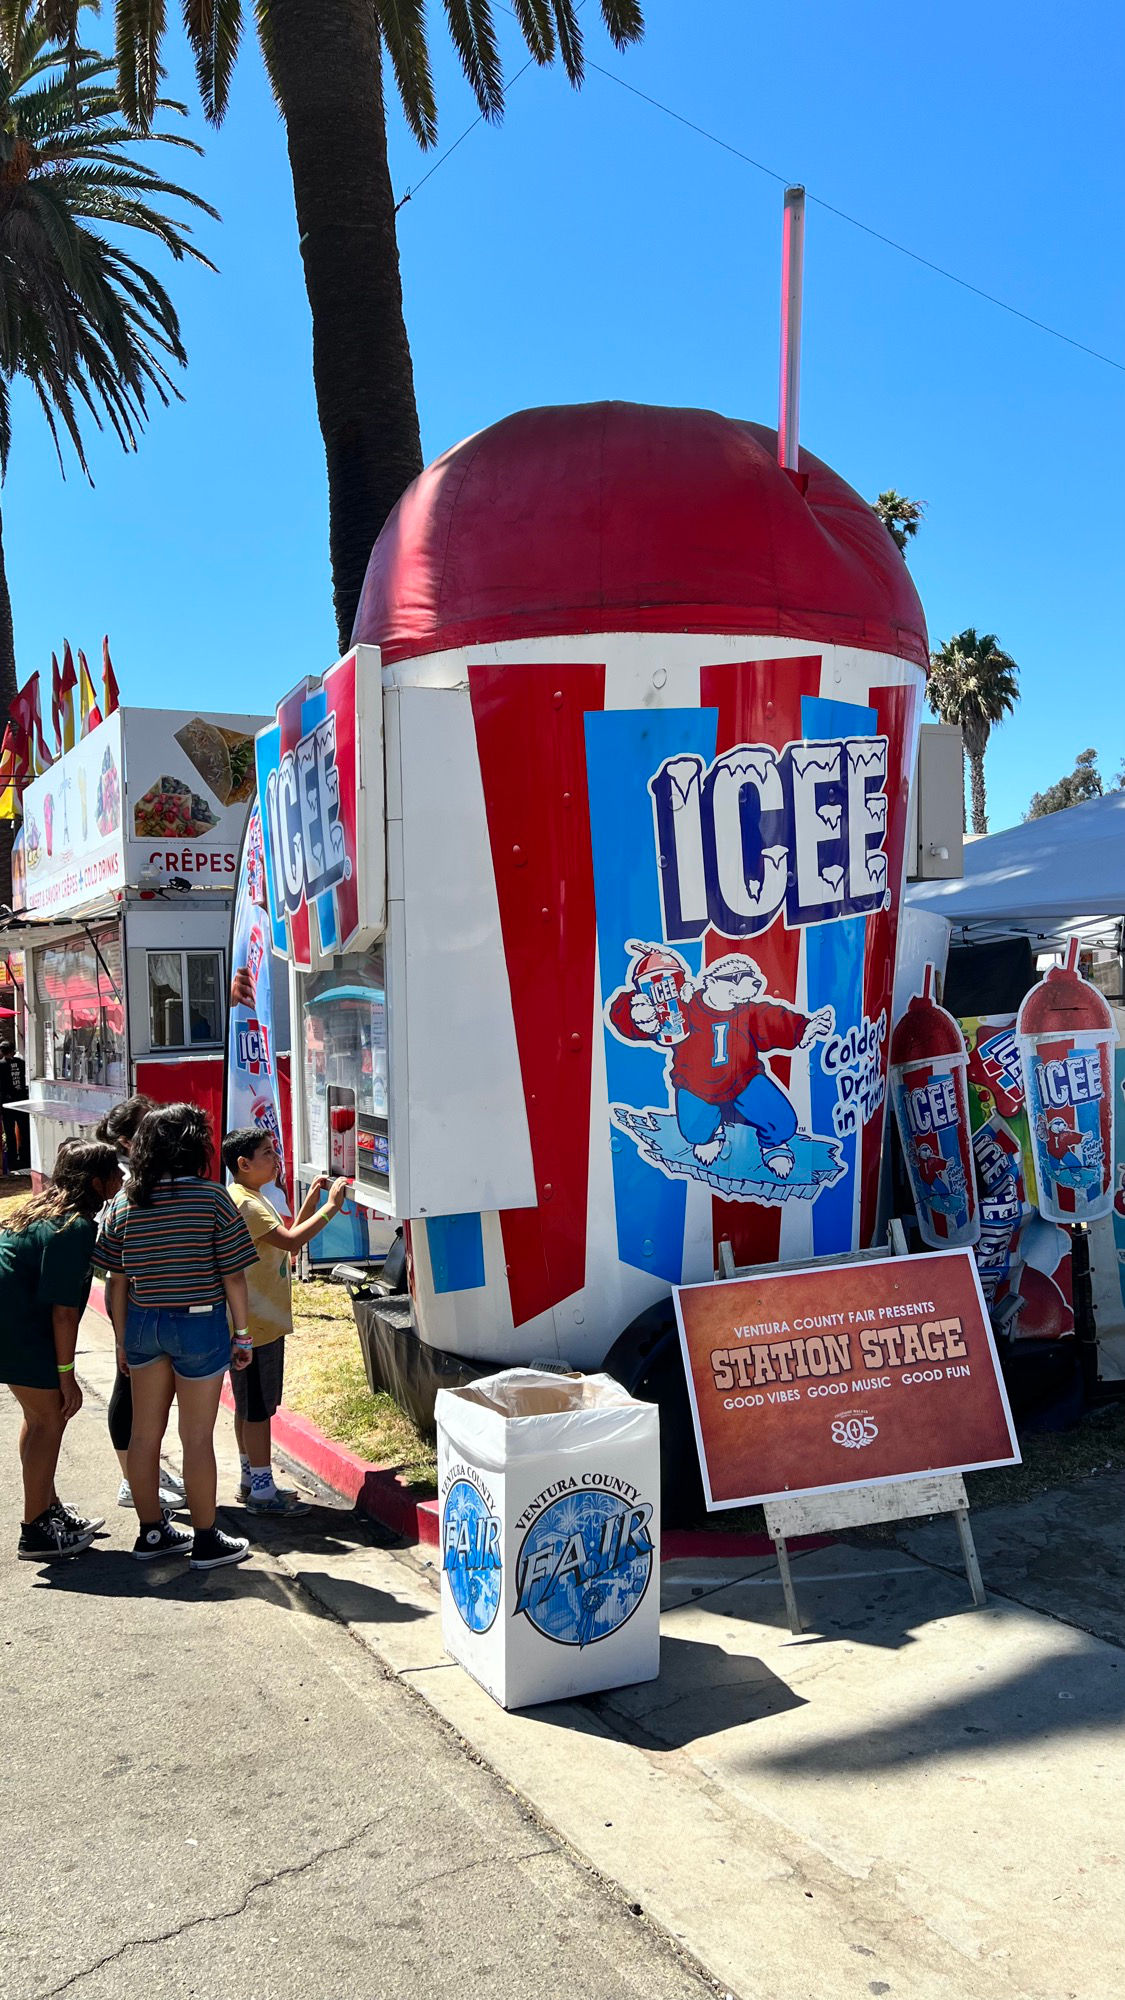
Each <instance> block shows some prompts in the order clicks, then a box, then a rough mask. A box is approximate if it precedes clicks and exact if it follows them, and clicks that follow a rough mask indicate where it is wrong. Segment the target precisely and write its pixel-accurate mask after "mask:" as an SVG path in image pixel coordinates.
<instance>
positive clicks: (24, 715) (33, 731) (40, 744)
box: [9, 673, 55, 771]
mask: <svg viewBox="0 0 1125 2000" xmlns="http://www.w3.org/2000/svg"><path fill="white" fill-rule="evenodd" d="M9 712H10V714H11V718H12V721H13V722H14V723H15V725H16V728H17V730H18V731H20V732H21V733H22V735H23V737H24V739H25V742H26V745H27V762H28V765H29V766H30V765H31V764H33V763H34V761H35V759H36V757H38V761H39V764H40V765H41V767H42V769H43V770H44V771H45V770H46V769H47V767H48V765H50V764H53V763H54V761H55V760H54V758H53V757H52V755H51V753H50V751H49V750H48V748H47V745H46V742H45V740H44V736H43V717H42V713H41V711H40V707H39V675H38V674H37V673H34V674H32V676H31V679H30V680H28V681H25V682H24V684H23V686H22V687H21V689H20V691H19V693H18V694H17V696H16V698H15V700H14V702H13V703H12V706H11V709H10V711H9Z"/></svg>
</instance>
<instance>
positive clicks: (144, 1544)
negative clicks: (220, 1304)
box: [133, 1515, 195, 1563]
mask: <svg viewBox="0 0 1125 2000" xmlns="http://www.w3.org/2000/svg"><path fill="white" fill-rule="evenodd" d="M194 1546H195V1536H194V1535H193V1534H192V1532H191V1529H190V1528H178V1527H177V1526H176V1523H175V1522H174V1521H170V1520H169V1519H168V1517H167V1515H165V1517H164V1519H163V1520H162V1521H161V1523H160V1526H159V1527H158V1528H142V1529H141V1532H140V1534H139V1535H138V1536H137V1539H136V1541H135V1542H134V1543H133V1556H134V1559H135V1561H137V1562H139V1563H150V1562H157V1561H159V1559H160V1557H161V1556H186V1555H190V1554H191V1551H192V1549H193V1548H194Z"/></svg>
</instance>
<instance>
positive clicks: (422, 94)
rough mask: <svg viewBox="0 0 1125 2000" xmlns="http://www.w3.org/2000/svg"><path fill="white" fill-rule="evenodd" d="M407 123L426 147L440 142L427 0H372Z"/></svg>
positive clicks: (421, 144) (419, 142) (420, 143)
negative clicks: (429, 43)
mask: <svg viewBox="0 0 1125 2000" xmlns="http://www.w3.org/2000/svg"><path fill="white" fill-rule="evenodd" d="M372 4H373V6H374V8H375V18H376V20H377V22H378V25H379V33H380V35H381V37H382V40H383V46H384V47H385V49H386V51H387V54H388V55H389V57H390V59H391V68H392V69H393V70H394V74H395V83H396V85H397V86H398V94H399V97H400V99H401V100H402V108H403V112H404V114H405V117H406V122H407V124H408V125H409V127H410V130H411V131H412V132H413V134H414V137H415V138H416V139H417V141H418V144H419V145H420V146H423V147H427V146H432V145H433V144H434V143H435V141H436V139H437V101H436V99H435V97H434V79H433V73H432V71H431V69H430V51H429V45H428V43H427V40H426V10H425V4H424V0H372Z"/></svg>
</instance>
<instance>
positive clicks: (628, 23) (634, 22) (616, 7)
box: [602, 0, 645, 49]
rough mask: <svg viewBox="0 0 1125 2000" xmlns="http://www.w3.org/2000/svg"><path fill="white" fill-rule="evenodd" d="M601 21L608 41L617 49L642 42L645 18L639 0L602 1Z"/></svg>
mask: <svg viewBox="0 0 1125 2000" xmlns="http://www.w3.org/2000/svg"><path fill="white" fill-rule="evenodd" d="M602 20H603V21H604V22H605V25H606V32H607V33H608V35H609V38H610V41H611V42H612V43H613V45H614V47H615V48H617V49H627V48H628V46H629V44H630V42H640V41H643V40H644V32H645V17H644V14H643V13H642V12H641V4H640V0H602Z"/></svg>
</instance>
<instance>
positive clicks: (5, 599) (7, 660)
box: [0, 522, 18, 904]
mask: <svg viewBox="0 0 1125 2000" xmlns="http://www.w3.org/2000/svg"><path fill="white" fill-rule="evenodd" d="M17 687H18V682H17V680H16V635H15V629H14V627H13V625H12V600H11V597H10V595H9V593H8V572H7V569H6V568H5V565H4V533H3V524H2V522H0V737H2V736H3V734H4V731H5V729H6V728H7V726H8V710H9V709H10V708H11V706H12V703H13V702H14V700H15V698H16V691H17ZM14 833H15V827H14V826H13V824H12V821H11V820H10V819H0V903H9V904H10V903H11V900H12V838H13V835H14Z"/></svg>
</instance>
